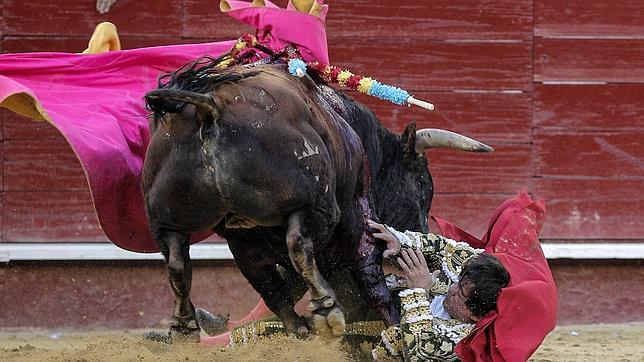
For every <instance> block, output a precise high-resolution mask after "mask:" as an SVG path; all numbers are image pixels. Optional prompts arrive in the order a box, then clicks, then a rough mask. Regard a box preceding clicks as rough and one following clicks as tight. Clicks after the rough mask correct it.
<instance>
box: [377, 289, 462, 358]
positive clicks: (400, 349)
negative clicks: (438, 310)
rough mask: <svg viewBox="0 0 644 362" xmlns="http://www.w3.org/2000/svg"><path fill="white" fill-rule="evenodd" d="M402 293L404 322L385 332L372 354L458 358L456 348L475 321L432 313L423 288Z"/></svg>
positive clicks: (399, 356) (398, 356) (396, 356)
mask: <svg viewBox="0 0 644 362" xmlns="http://www.w3.org/2000/svg"><path fill="white" fill-rule="evenodd" d="M399 296H400V300H401V306H402V311H401V312H402V313H401V314H402V320H401V323H400V325H397V326H394V327H389V328H388V329H386V330H385V331H383V332H382V334H381V337H382V339H381V341H380V343H379V344H377V345H376V348H374V350H373V352H372V355H373V358H374V359H375V360H387V359H391V358H398V359H403V360H404V361H413V362H415V361H458V357H457V356H456V354H455V353H454V348H455V347H456V344H457V343H458V342H459V341H460V340H461V339H463V338H464V337H465V336H467V334H468V333H470V332H471V330H472V327H473V325H472V324H469V323H462V322H460V321H457V320H454V319H450V320H445V319H441V318H435V317H433V316H432V315H431V313H430V300H429V299H428V298H427V293H426V292H425V290H424V289H420V288H417V289H406V290H404V291H401V292H400V293H399Z"/></svg>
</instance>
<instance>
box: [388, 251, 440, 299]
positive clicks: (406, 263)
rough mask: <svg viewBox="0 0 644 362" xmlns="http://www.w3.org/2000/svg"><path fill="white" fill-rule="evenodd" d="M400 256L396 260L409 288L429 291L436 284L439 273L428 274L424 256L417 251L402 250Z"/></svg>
mask: <svg viewBox="0 0 644 362" xmlns="http://www.w3.org/2000/svg"><path fill="white" fill-rule="evenodd" d="M400 254H401V255H402V258H398V265H400V267H401V268H402V270H403V271H404V272H405V278H406V279H407V283H409V287H411V288H423V289H425V290H429V288H431V287H432V285H434V283H436V279H437V278H438V274H439V273H440V271H439V270H435V271H434V272H433V273H430V272H429V267H427V262H426V261H425V256H423V253H422V252H421V251H420V250H419V249H404V250H403V251H402V252H401V253H400Z"/></svg>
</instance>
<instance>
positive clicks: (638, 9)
mask: <svg viewBox="0 0 644 362" xmlns="http://www.w3.org/2000/svg"><path fill="white" fill-rule="evenodd" d="M643 19H644V7H642V2H641V1H640V0H615V1H583V0H572V1H570V0H569V1H559V0H540V1H536V2H535V26H534V33H535V35H537V36H542V37H558V36H593V37H635V38H642V37H644V20H643Z"/></svg>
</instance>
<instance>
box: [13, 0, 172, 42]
mask: <svg viewBox="0 0 644 362" xmlns="http://www.w3.org/2000/svg"><path fill="white" fill-rule="evenodd" d="M4 3H5V9H4V20H5V25H4V29H5V35H39V36H41V35H45V36H57V35H68V36H69V35H82V36H86V37H87V38H89V36H90V35H91V34H92V31H94V26H96V24H98V23H99V22H101V21H111V22H113V23H115V24H116V25H117V26H118V30H119V33H120V34H122V35H146V36H149V35H163V36H169V37H172V36H175V37H180V36H181V20H180V19H181V16H180V14H181V2H179V1H119V2H117V3H116V4H115V5H114V6H113V7H112V8H111V9H110V11H109V13H107V14H99V13H98V12H97V11H96V1H78V0H58V1H22V0H6V1H4Z"/></svg>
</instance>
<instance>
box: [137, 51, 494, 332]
mask: <svg viewBox="0 0 644 362" xmlns="http://www.w3.org/2000/svg"><path fill="white" fill-rule="evenodd" d="M216 64H217V60H210V62H208V61H206V63H203V62H201V63H199V62H197V63H195V64H193V65H192V66H189V67H188V68H184V69H181V70H179V71H177V72H175V73H172V74H169V75H168V76H167V77H166V78H165V80H167V81H166V82H165V83H163V82H160V89H158V90H155V91H152V92H150V93H148V94H147V95H146V101H147V104H148V107H149V108H150V110H151V111H153V112H154V117H153V119H152V120H151V127H150V129H151V132H152V139H151V142H150V145H149V148H148V151H147V155H146V159H145V165H144V170H143V192H144V195H145V203H146V211H147V214H148V218H149V222H150V227H151V231H152V234H153V236H154V238H155V240H156V241H157V243H158V245H159V247H160V249H161V252H162V254H163V256H164V258H165V261H166V266H167V270H168V274H169V279H170V285H171V287H172V290H173V291H174V294H175V297H176V302H175V307H174V312H173V314H172V318H171V320H170V336H180V335H182V336H185V335H189V336H193V337H194V336H195V335H198V333H199V326H198V325H197V322H196V319H195V309H194V306H193V304H192V302H191V301H190V288H191V280H192V269H191V263H190V257H189V242H188V240H189V238H190V235H191V234H192V233H194V232H197V231H203V230H214V231H215V232H217V233H218V234H219V235H221V236H223V237H225V238H226V240H227V241H228V244H229V247H230V250H231V252H232V253H233V256H234V258H235V261H236V263H237V266H238V267H239V269H240V270H241V272H242V273H243V275H244V276H245V277H246V278H247V279H248V281H249V282H250V284H251V285H252V286H253V288H255V290H257V292H258V293H259V294H260V295H261V296H262V298H264V300H265V301H266V304H267V306H268V307H269V308H270V309H271V310H272V311H273V312H275V313H276V314H277V315H278V317H279V318H280V319H281V320H282V321H283V323H284V325H285V327H286V329H287V331H288V332H289V333H294V334H297V335H304V334H307V333H309V326H308V324H307V323H306V322H305V321H304V320H303V319H302V318H301V317H299V316H298V315H297V314H296V313H295V312H294V310H293V305H294V302H293V300H294V299H295V300H296V299H297V298H298V297H300V296H301V293H299V294H298V295H293V294H294V293H292V291H293V290H294V289H296V288H293V286H292V284H291V283H287V281H290V280H291V279H293V278H286V279H285V275H299V276H300V277H301V278H300V279H303V280H304V281H305V282H306V285H307V286H308V289H309V290H310V295H311V304H310V306H309V308H310V309H311V310H312V313H313V323H314V326H313V327H314V328H315V329H316V330H317V331H318V332H321V333H329V334H333V335H341V334H342V333H343V331H344V328H345V316H344V313H343V312H342V310H341V309H340V305H341V304H342V306H343V308H345V309H347V308H348V307H349V306H352V305H353V306H355V305H356V303H358V304H359V305H360V306H361V307H362V306H364V304H365V303H366V304H367V305H368V306H369V307H370V308H355V309H354V310H353V312H350V313H349V314H347V318H348V320H349V321H352V320H355V319H357V318H364V317H365V315H364V311H365V310H366V309H369V310H372V311H375V312H376V314H377V316H378V317H379V318H381V319H382V320H384V321H385V322H386V323H387V324H393V323H397V322H398V320H399V313H398V311H397V310H396V309H395V308H394V307H393V305H392V303H391V299H390V296H389V292H388V290H387V288H386V285H385V281H384V276H383V272H382V252H383V248H384V245H381V244H380V243H377V242H375V241H374V240H373V238H372V237H371V236H370V235H369V234H368V233H367V228H366V219H367V218H369V217H373V218H377V219H380V221H381V222H385V223H388V224H390V225H392V226H394V227H397V228H400V229H403V230H404V229H409V230H421V231H426V230H427V226H426V225H427V213H428V211H429V208H430V204H431V199H432V196H433V185H432V180H431V176H430V174H429V172H428V170H427V160H426V159H425V156H424V155H423V153H424V152H423V151H424V149H425V148H427V147H432V145H434V146H448V147H456V148H464V149H469V150H473V151H487V150H489V148H488V147H487V146H485V145H482V144H480V143H478V142H476V141H473V140H470V139H467V138H464V137H462V136H455V135H454V134H449V133H441V132H440V131H436V132H438V133H432V132H433V131H431V130H420V131H418V132H416V129H415V125H414V124H413V123H412V124H410V125H408V127H407V129H406V130H405V132H404V133H403V135H402V137H400V136H398V135H395V134H393V133H391V132H389V131H387V130H386V129H385V128H384V127H382V125H380V123H379V122H378V120H377V118H376V117H375V116H374V115H373V113H371V112H370V111H369V110H368V109H367V108H365V107H364V106H362V105H360V104H359V103H357V102H355V101H353V100H351V99H349V98H347V97H346V96H344V95H342V94H341V93H339V92H337V91H335V90H333V89H331V88H329V87H325V86H319V85H317V84H316V83H315V82H313V81H312V80H311V79H310V78H307V77H305V78H302V79H298V78H295V77H293V76H291V75H289V74H288V72H287V71H286V70H285V67H284V66H275V65H267V66H261V67H255V68H242V67H238V68H236V69H232V70H226V71H222V70H219V69H217V68H216ZM459 137H462V138H459ZM367 157H368V161H366V160H367ZM370 174H371V177H372V179H371V189H369V175H370ZM372 209H373V210H375V215H372V214H371V210H372ZM330 282H331V283H332V284H333V287H332V286H331V285H330ZM342 284H346V285H351V286H352V287H349V288H343V290H345V291H346V290H350V293H339V294H338V296H336V293H335V290H336V289H339V286H340V285H342ZM353 286H355V288H354V287H353ZM296 294H297V293H296ZM340 294H342V296H341V295H340ZM345 295H348V297H346V298H345V297H344V296H345ZM339 298H340V299H343V298H344V300H339ZM357 301H361V302H357ZM345 312H346V311H345ZM361 312H362V313H361Z"/></svg>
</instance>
